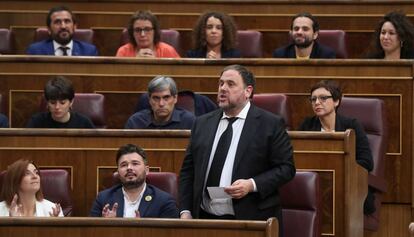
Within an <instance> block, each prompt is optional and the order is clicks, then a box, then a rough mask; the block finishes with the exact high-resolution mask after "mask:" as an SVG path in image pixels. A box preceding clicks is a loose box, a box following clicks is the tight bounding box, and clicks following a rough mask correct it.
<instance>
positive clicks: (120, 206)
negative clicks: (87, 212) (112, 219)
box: [110, 185, 124, 217]
mask: <svg viewBox="0 0 414 237" xmlns="http://www.w3.org/2000/svg"><path fill="white" fill-rule="evenodd" d="M116 202H117V203H118V210H117V211H116V216H117V217H123V216H124V194H123V193H122V185H121V187H120V188H118V190H117V191H116V193H115V195H114V202H113V203H112V205H114V203H116ZM110 208H112V206H110Z"/></svg>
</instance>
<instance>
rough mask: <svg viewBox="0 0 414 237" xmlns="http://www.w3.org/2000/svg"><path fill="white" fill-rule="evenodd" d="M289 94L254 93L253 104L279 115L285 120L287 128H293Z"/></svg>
mask: <svg viewBox="0 0 414 237" xmlns="http://www.w3.org/2000/svg"><path fill="white" fill-rule="evenodd" d="M288 98H289V97H288V96H287V95H285V94H278V93H263V94H254V95H253V100H252V102H253V104H254V105H256V106H257V107H260V108H262V109H264V110H267V111H269V112H271V113H273V114H276V115H279V116H280V117H282V118H283V119H284V120H285V124H286V127H287V128H291V124H290V123H291V120H292V119H291V114H290V110H289V103H288V102H289V101H288Z"/></svg>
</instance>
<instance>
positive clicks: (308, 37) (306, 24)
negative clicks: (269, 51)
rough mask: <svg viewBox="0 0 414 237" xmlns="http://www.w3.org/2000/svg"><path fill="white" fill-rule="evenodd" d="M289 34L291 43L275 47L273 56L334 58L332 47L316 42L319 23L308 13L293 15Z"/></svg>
mask: <svg viewBox="0 0 414 237" xmlns="http://www.w3.org/2000/svg"><path fill="white" fill-rule="evenodd" d="M290 35H291V38H292V40H293V43H291V44H289V45H287V46H283V47H280V48H278V49H276V50H275V51H274V52H273V57H274V58H298V59H309V58H336V53H335V51H334V50H333V49H331V48H328V47H326V46H324V45H321V44H319V43H318V41H317V39H318V35H319V23H318V21H317V20H316V18H315V17H314V16H312V14H310V13H306V12H305V13H299V14H297V15H296V16H294V17H293V19H292V25H291V30H290Z"/></svg>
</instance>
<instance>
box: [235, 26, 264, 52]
mask: <svg viewBox="0 0 414 237" xmlns="http://www.w3.org/2000/svg"><path fill="white" fill-rule="evenodd" d="M236 48H238V49H239V50H240V54H241V56H242V57H243V58H261V57H263V39H262V33H260V32H259V31H256V30H238V31H237V47H236Z"/></svg>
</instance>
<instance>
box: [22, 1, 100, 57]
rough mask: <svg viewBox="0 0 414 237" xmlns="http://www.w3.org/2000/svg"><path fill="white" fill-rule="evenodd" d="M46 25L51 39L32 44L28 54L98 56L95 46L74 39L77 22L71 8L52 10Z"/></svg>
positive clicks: (55, 8) (59, 7)
mask: <svg viewBox="0 0 414 237" xmlns="http://www.w3.org/2000/svg"><path fill="white" fill-rule="evenodd" d="M46 24H47V27H48V30H49V34H50V38H49V39H47V40H43V41H40V42H36V43H33V44H31V45H30V46H29V48H28V49H27V51H26V52H27V54H31V55H55V56H98V50H97V49H96V47H95V46H94V45H92V44H89V43H86V42H82V41H78V40H74V39H73V34H74V32H75V30H76V24H77V22H76V18H75V16H74V15H73V13H72V11H71V10H70V9H69V8H67V7H64V6H58V7H54V8H52V9H50V10H49V14H48V15H47V19H46Z"/></svg>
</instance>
